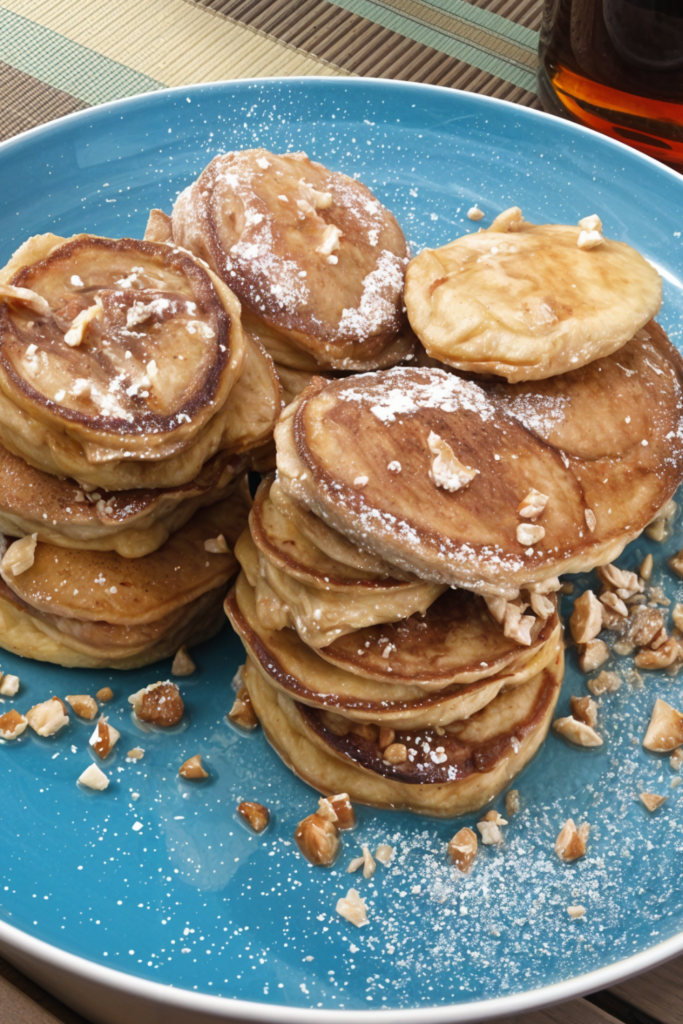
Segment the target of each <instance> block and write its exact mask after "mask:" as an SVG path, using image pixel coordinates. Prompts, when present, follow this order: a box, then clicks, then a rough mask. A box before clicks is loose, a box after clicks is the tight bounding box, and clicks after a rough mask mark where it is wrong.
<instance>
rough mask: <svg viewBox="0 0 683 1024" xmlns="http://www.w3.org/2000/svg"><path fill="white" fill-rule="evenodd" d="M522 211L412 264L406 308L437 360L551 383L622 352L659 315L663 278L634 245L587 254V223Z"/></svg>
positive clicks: (610, 244)
mask: <svg viewBox="0 0 683 1024" xmlns="http://www.w3.org/2000/svg"><path fill="white" fill-rule="evenodd" d="M512 213H514V210H512V211H507V212H506V213H503V214H501V215H500V217H499V218H497V221H496V222H494V224H493V225H492V227H491V228H490V229H489V230H487V231H480V232H477V233H476V234H470V235H465V236H463V237H462V238H457V239H456V240H455V241H453V242H449V243H448V245H444V246H442V247H441V248H439V249H425V250H423V252H421V253H420V254H419V255H418V256H416V257H415V259H413V260H412V261H411V263H410V265H409V267H408V270H407V273H406V291H405V299H406V307H407V309H408V317H409V319H410V323H411V325H412V327H413V329H414V331H415V333H416V334H417V336H418V337H419V339H420V341H421V342H422V343H423V345H424V346H425V348H426V350H427V352H428V354H429V355H430V356H432V357H433V358H435V359H439V360H440V361H441V362H443V363H447V364H449V365H450V366H453V367H456V368H457V369H460V370H467V371H472V372H476V373H494V374H499V375H501V376H503V377H506V378H507V379H508V380H509V381H520V380H535V379H541V378H546V377H551V376H553V375H555V374H559V373H565V372H566V371H568V370H573V369H576V368H578V367H580V366H583V365H584V364H585V363H589V362H591V361H592V360H593V359H599V358H601V357H603V356H607V355H609V354H610V353H612V352H615V351H617V349H619V348H621V346H622V345H624V344H625V343H626V342H628V341H629V340H630V339H631V338H632V337H633V335H634V334H635V333H636V331H638V330H639V329H640V328H641V327H643V326H644V325H645V324H646V323H647V322H648V321H649V320H651V319H652V317H654V316H656V314H657V312H658V311H659V308H660V305H661V301H662V282H661V278H660V276H659V274H658V273H657V271H656V270H655V269H654V268H653V267H652V266H651V265H650V264H649V263H648V262H647V261H646V260H645V259H644V258H643V257H642V256H641V255H640V254H639V253H638V252H636V250H635V249H632V248H631V246H629V245H625V244H624V243H623V242H615V241H611V240H609V239H603V240H602V241H601V242H600V243H599V244H597V245H596V246H595V247H594V248H590V249H582V248H579V245H578V244H577V243H578V241H579V237H580V235H581V233H582V229H581V227H580V226H579V227H572V226H569V225H562V224H541V225H535V224H527V223H526V222H525V221H523V220H522V219H521V215H520V218H519V219H517V220H514V219H511V218H510V217H508V216H507V214H512ZM517 213H519V211H517ZM499 223H500V225H501V226H502V227H504V226H507V225H508V224H511V226H512V229H511V230H496V226H497V224H499ZM583 233H584V234H585V232H583Z"/></svg>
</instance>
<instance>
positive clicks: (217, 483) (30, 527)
mask: <svg viewBox="0 0 683 1024" xmlns="http://www.w3.org/2000/svg"><path fill="white" fill-rule="evenodd" d="M245 464H246V458H245V456H244V455H233V454H231V453H230V452H219V453H218V454H217V455H214V457H213V458H212V459H209V461H208V462H207V463H205V464H204V466H203V467H202V469H201V470H200V472H199V475H198V476H197V477H195V479H194V480H191V481H190V483H189V484H182V485H180V486H179V487H172V488H166V489H165V490H159V489H158V490H130V491H105V490H101V491H90V492H84V491H83V490H82V488H80V487H79V486H78V484H77V483H75V482H74V481H72V480H61V479H59V478H58V477H55V476H50V475H48V474H47V473H43V472H42V471H41V470H39V469H35V468H34V467H33V466H29V465H28V463H26V462H24V461H23V459H20V458H18V456H16V455H12V453H11V452H8V451H7V449H6V448H3V447H2V445H0V533H3V534H6V535H8V536H9V537H23V536H25V535H27V534H32V533H36V534H37V535H38V541H39V543H45V544H55V545H57V546H58V547H66V548H77V549H79V550H86V549H87V550H95V551H116V552H117V553H118V554H119V555H122V556H123V557H124V558H140V557H142V556H143V555H148V554H149V553H150V552H151V551H156V549H157V548H159V547H161V545H162V544H163V543H164V542H165V541H166V540H168V538H169V536H170V535H171V534H172V533H174V532H175V531H176V530H178V529H180V527H182V526H184V525H185V523H186V522H187V521H188V519H190V518H191V517H192V516H193V515H194V513H195V512H196V511H197V510H198V509H200V508H203V507H204V506H205V505H209V504H214V503H215V502H217V501H221V500H222V499H223V498H225V497H227V495H228V494H229V493H230V491H231V490H232V489H234V487H235V486H236V484H235V482H234V481H235V477H237V476H238V475H239V474H240V473H241V472H242V471H243V470H244V467H245ZM237 486H238V485H237Z"/></svg>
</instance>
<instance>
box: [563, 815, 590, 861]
mask: <svg viewBox="0 0 683 1024" xmlns="http://www.w3.org/2000/svg"><path fill="white" fill-rule="evenodd" d="M589 834H590V825H589V824H588V822H584V823H583V824H582V825H580V826H579V828H577V827H576V825H575V823H574V820H573V818H568V819H567V821H566V822H565V823H564V825H563V826H562V828H561V830H560V832H559V835H558V837H557V839H556V840H555V853H556V854H557V856H558V857H559V858H560V860H564V861H571V860H577V859H578V858H579V857H584V856H585V854H586V843H587V841H588V836H589Z"/></svg>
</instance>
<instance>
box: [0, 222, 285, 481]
mask: <svg viewBox="0 0 683 1024" xmlns="http://www.w3.org/2000/svg"><path fill="white" fill-rule="evenodd" d="M10 278H11V279H10ZM8 280H9V286H10V289H12V290H14V292H15V293H16V294H15V296H14V297H13V296H12V294H9V295H8V294H7V289H6V290H5V293H3V294H0V437H1V438H2V441H3V443H4V444H5V447H7V448H9V449H10V450H11V451H14V452H15V453H17V454H19V455H21V456H22V457H23V458H25V459H26V461H28V462H31V463H32V464H33V465H35V466H36V467H37V468H39V469H43V470H45V471H46V472H48V473H54V474H57V475H60V474H61V475H65V476H71V477H72V478H74V479H77V480H80V481H83V482H85V483H88V484H92V485H94V486H102V487H109V488H110V489H113V490H116V489H125V488H126V487H140V486H174V485H175V484H179V483H186V482H188V481H189V480H191V479H192V478H193V477H194V476H196V475H197V473H198V471H199V469H200V468H201V465H202V463H203V462H205V461H206V460H207V459H208V458H210V457H211V455H213V454H214V453H215V452H216V451H217V450H219V449H220V448H226V447H228V446H229V439H228V440H226V439H225V438H224V435H225V434H226V431H227V432H228V433H229V427H230V425H231V423H230V420H231V407H230V403H229V401H228V399H229V396H230V393H231V391H232V389H233V386H234V385H235V383H236V381H237V380H238V378H239V376H240V374H241V373H242V372H243V369H244V361H245V340H244V336H243V334H242V329H241V325H240V309H239V303H238V302H237V300H236V298H235V296H234V295H232V293H231V292H230V290H229V289H228V288H227V287H226V286H225V284H224V283H223V282H222V281H220V280H219V279H218V278H217V277H216V276H215V275H212V274H211V272H210V271H208V270H206V269H204V267H203V266H202V265H201V264H200V263H199V261H197V260H196V259H195V258H194V257H192V256H191V255H190V254H188V253H185V252H182V251H180V250H178V249H174V248H172V247H170V246H168V245H160V244H156V243H152V242H141V241H137V240H135V239H119V240H113V239H107V238H99V237H96V236H92V235H80V236H75V237H74V238H72V239H69V240H66V241H65V240H63V239H56V238H55V236H52V235H48V236H37V237H35V238H33V239H31V240H30V241H29V242H27V243H26V244H25V245H24V246H22V247H21V249H20V250H18V252H17V253H16V254H15V256H14V257H13V258H12V260H11V261H10V263H9V264H8V265H7V267H6V268H5V269H4V270H3V271H2V272H0V281H8ZM27 294H28V296H29V298H28V300H27V299H26V297H25V296H26V295H27ZM31 295H33V296H34V298H33V299H31ZM22 296H24V298H22ZM82 317H85V318H86V319H87V323H86V322H84V321H83V320H82V319H79V318H82ZM88 318H90V319H88ZM266 358H267V357H266V356H265V354H264V355H263V359H264V360H265V359H266ZM272 372H273V373H274V369H273V371H272ZM273 386H274V387H277V386H278V385H277V383H275V385H273Z"/></svg>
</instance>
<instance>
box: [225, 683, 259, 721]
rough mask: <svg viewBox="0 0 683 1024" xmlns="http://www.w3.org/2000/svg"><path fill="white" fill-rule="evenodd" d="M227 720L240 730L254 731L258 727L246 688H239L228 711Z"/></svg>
mask: <svg viewBox="0 0 683 1024" xmlns="http://www.w3.org/2000/svg"><path fill="white" fill-rule="evenodd" d="M228 718H229V719H230V721H231V722H234V724H235V725H239V726H240V728H242V729H248V730H251V729H255V728H256V726H257V725H258V718H257V717H256V712H255V711H254V707H253V705H252V703H251V698H250V697H249V692H248V690H247V688H246V686H242V687H240V689H239V690H238V691H237V694H236V696H235V701H234V703H233V705H232V707H231V708H230V711H228Z"/></svg>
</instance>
